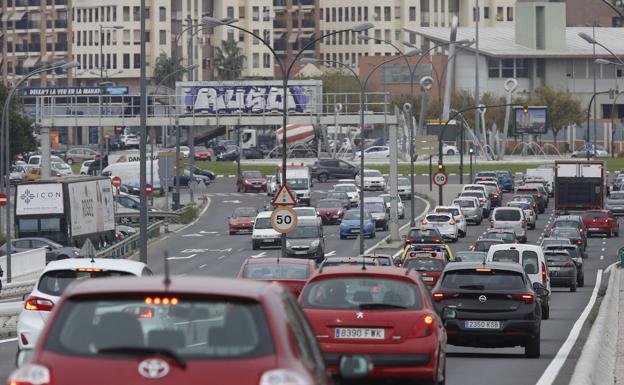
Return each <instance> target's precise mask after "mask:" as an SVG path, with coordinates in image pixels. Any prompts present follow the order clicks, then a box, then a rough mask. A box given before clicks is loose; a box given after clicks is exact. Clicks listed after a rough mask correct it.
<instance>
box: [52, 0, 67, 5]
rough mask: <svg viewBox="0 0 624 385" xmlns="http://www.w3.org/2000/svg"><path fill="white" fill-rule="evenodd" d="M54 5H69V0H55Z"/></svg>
mask: <svg viewBox="0 0 624 385" xmlns="http://www.w3.org/2000/svg"><path fill="white" fill-rule="evenodd" d="M54 5H67V0H54Z"/></svg>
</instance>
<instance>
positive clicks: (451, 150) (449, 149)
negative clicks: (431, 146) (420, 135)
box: [442, 143, 459, 155]
mask: <svg viewBox="0 0 624 385" xmlns="http://www.w3.org/2000/svg"><path fill="white" fill-rule="evenodd" d="M442 153H443V154H446V155H457V154H459V150H458V149H457V146H455V145H452V144H448V143H442Z"/></svg>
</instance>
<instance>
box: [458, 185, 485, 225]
mask: <svg viewBox="0 0 624 385" xmlns="http://www.w3.org/2000/svg"><path fill="white" fill-rule="evenodd" d="M457 198H476V199H477V200H478V201H479V206H480V207H481V214H482V215H483V218H487V217H489V216H490V211H491V210H492V202H490V200H489V199H488V197H487V195H486V194H485V193H483V191H464V192H461V193H459V195H458V197H457Z"/></svg>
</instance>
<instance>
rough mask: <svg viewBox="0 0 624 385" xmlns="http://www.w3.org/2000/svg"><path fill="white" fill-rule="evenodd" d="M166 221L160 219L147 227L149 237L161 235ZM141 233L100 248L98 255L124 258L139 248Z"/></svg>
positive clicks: (100, 256) (99, 256)
mask: <svg viewBox="0 0 624 385" xmlns="http://www.w3.org/2000/svg"><path fill="white" fill-rule="evenodd" d="M163 223H164V221H158V222H156V223H153V224H151V225H150V226H148V227H147V237H148V239H149V238H154V237H157V236H159V235H160V228H161V226H162V225H163ZM140 237H141V234H139V233H137V234H134V235H131V236H130V237H128V238H126V239H124V240H122V241H120V242H117V243H113V244H112V245H110V246H108V247H106V248H104V249H101V250H98V251H97V254H96V257H98V258H123V257H126V256H127V255H129V254H131V253H132V252H134V251H135V250H138V249H139V239H140Z"/></svg>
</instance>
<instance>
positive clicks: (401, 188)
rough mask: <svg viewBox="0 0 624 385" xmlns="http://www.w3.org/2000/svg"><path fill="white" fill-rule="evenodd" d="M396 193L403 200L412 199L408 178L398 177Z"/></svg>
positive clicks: (410, 184)
mask: <svg viewBox="0 0 624 385" xmlns="http://www.w3.org/2000/svg"><path fill="white" fill-rule="evenodd" d="M397 191H398V192H399V196H400V197H401V198H403V199H406V200H410V199H412V183H411V181H410V179H409V178H405V177H400V178H398V179H397Z"/></svg>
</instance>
